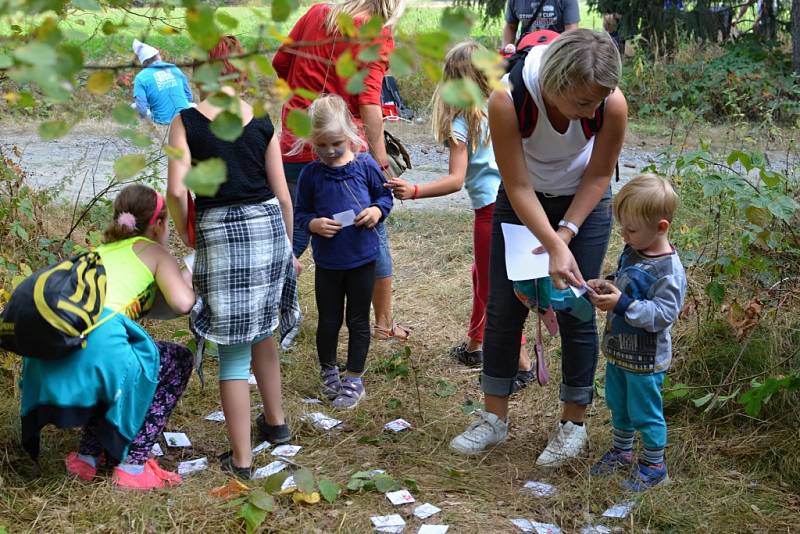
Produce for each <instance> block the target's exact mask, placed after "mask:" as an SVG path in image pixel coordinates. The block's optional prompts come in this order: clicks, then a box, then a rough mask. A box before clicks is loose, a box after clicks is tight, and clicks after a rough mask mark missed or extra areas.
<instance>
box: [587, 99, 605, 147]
mask: <svg viewBox="0 0 800 534" xmlns="http://www.w3.org/2000/svg"><path fill="white" fill-rule="evenodd" d="M605 112H606V101H605V99H603V101H602V102H600V105H599V106H598V107H597V109H596V110H595V112H594V117H592V118H591V119H581V128H583V135H585V136H586V140H587V141H588V140H589V139H591V138H592V137H593V136H594V134H596V133H597V132H599V131H600V128H602V127H603V117H604V116H605Z"/></svg>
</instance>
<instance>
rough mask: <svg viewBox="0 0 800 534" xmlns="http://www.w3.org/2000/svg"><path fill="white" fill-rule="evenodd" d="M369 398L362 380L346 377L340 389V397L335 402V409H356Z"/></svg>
mask: <svg viewBox="0 0 800 534" xmlns="http://www.w3.org/2000/svg"><path fill="white" fill-rule="evenodd" d="M366 396H367V392H366V391H364V383H363V382H362V381H361V379H360V378H354V377H352V376H345V377H344V380H342V385H341V387H340V389H339V395H338V396H337V397H336V398H335V399H334V400H333V407H334V408H337V409H339V410H349V409H351V408H355V407H356V406H357V405H358V403H359V402H360V401H361V399H363V398H364V397H366Z"/></svg>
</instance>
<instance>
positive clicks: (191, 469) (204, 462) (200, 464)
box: [178, 457, 208, 476]
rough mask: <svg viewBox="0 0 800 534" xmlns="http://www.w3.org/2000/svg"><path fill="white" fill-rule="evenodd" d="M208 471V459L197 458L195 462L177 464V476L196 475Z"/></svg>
mask: <svg viewBox="0 0 800 534" xmlns="http://www.w3.org/2000/svg"><path fill="white" fill-rule="evenodd" d="M206 469H208V458H205V457H203V458H198V459H196V460H188V461H186V462H181V463H179V464H178V474H179V475H181V476H183V475H188V474H189V473H197V472H198V471H204V470H206Z"/></svg>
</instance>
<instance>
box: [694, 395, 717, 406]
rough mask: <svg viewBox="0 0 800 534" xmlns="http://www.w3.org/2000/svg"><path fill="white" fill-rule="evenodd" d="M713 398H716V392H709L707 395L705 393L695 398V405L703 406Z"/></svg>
mask: <svg viewBox="0 0 800 534" xmlns="http://www.w3.org/2000/svg"><path fill="white" fill-rule="evenodd" d="M713 398H714V394H713V393H709V394H707V395H703V396H702V397H700V398H699V399H693V400H692V402H693V403H694V405H695V406H697V407H698V408H699V407H701V406H703V405H705V404H708V402H709V401H710V400H711V399H713Z"/></svg>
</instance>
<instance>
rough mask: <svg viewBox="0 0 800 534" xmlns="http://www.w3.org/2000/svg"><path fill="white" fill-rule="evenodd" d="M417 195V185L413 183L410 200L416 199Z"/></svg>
mask: <svg viewBox="0 0 800 534" xmlns="http://www.w3.org/2000/svg"><path fill="white" fill-rule="evenodd" d="M417 195H419V186H418V185H417V184H414V194H413V195H412V197H411V200H417Z"/></svg>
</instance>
